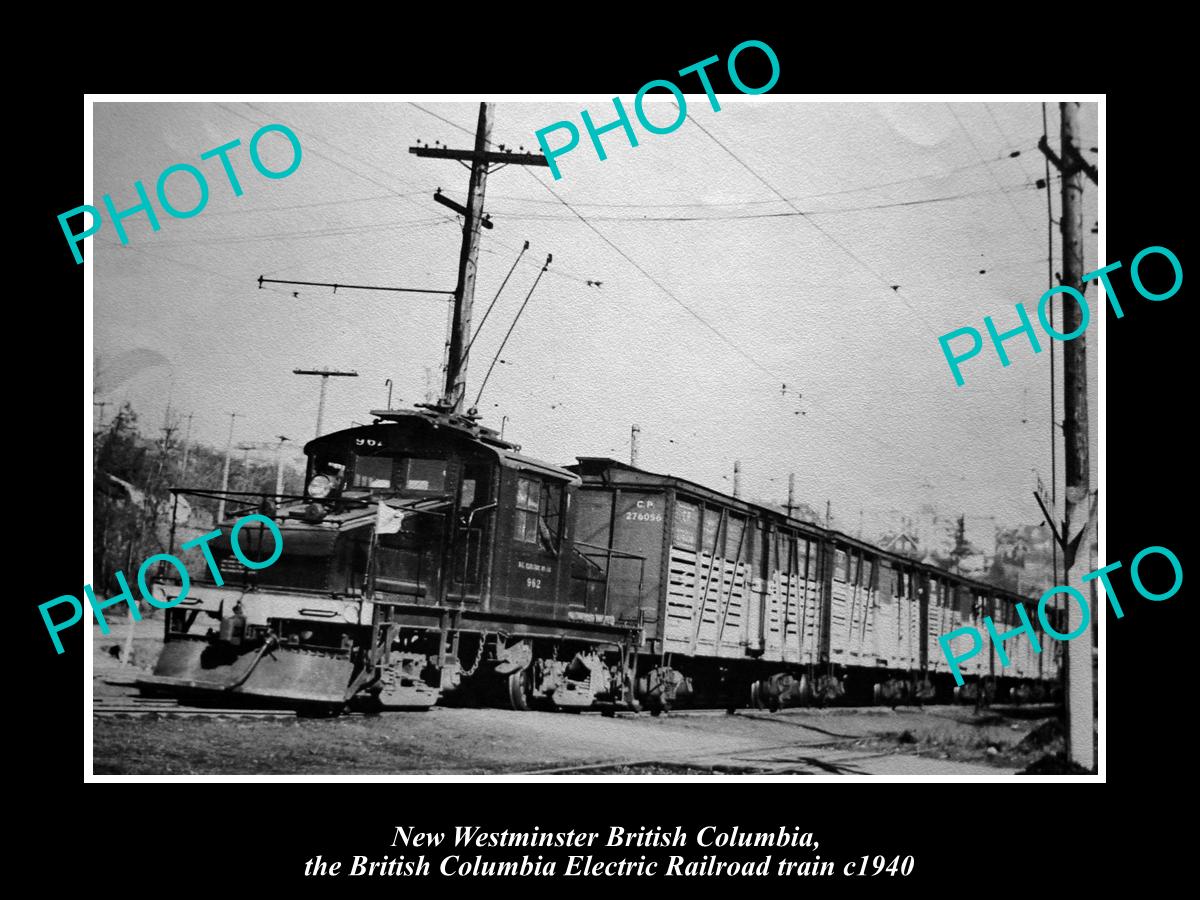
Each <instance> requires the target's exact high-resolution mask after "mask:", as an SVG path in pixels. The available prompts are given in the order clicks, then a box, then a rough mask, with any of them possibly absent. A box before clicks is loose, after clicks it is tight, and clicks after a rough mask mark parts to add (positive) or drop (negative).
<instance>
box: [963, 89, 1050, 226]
mask: <svg viewBox="0 0 1200 900" xmlns="http://www.w3.org/2000/svg"><path fill="white" fill-rule="evenodd" d="M945 107H946V109H947V110H949V111H950V115H951V116H953V117H954V121H955V122H957V123H958V127H959V129H960V130H961V131H962V133H963V134H964V135H966V138H967V142H968V143H969V144H970V145H971V149H972V150H974V151H975V155H976V156H978V157H979V158H980V159H981V160H982V159H983V151H982V150H980V149H979V145H978V144H976V143H975V138H973V137H971V132H969V131H968V130H967V126H966V125H964V124H963V120H962V119H961V118H959V116H958V113H956V112H955V111H954V107H953V106H951V105H950V104H949V103H946V104H945ZM984 168H985V169H986V170H987V173H988V175H990V176H991V179H992V181H994V182H996V185H997V187H999V186H1000V179H999V178H997V177H996V173H995V172H993V171H992V167H991V166H985V167H984ZM1049 189H1050V186H1049V184H1047V185H1046V190H1049ZM1005 199H1006V200H1008V205H1009V206H1010V207H1012V211H1013V212H1014V213H1016V215H1017V218H1018V219H1020V220H1021V224H1022V225H1024V226H1025V229H1024V230H1022V232H1021V233H1022V234H1024V235H1027V236H1030V237H1032V233H1033V226H1032V225H1030V224H1029V220H1028V219H1026V218H1025V214H1024V213H1023V212H1021V210H1020V209H1019V208H1018V206H1017V204H1016V203H1014V202H1013V199H1012V197H1008V196H1006V197H1005ZM1038 246H1039V247H1040V246H1041V244H1040V242H1039V244H1038Z"/></svg>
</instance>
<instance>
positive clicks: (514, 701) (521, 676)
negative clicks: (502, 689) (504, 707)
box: [508, 668, 529, 712]
mask: <svg viewBox="0 0 1200 900" xmlns="http://www.w3.org/2000/svg"><path fill="white" fill-rule="evenodd" d="M508 705H509V706H510V707H511V708H512V709H515V710H518V711H519V712H528V710H529V669H528V668H524V669H518V670H517V671H515V672H513V673H512V674H511V675H509V676H508Z"/></svg>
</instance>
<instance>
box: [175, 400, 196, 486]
mask: <svg viewBox="0 0 1200 900" xmlns="http://www.w3.org/2000/svg"><path fill="white" fill-rule="evenodd" d="M194 415H195V413H188V416H187V430H186V431H185V432H184V433H183V466H182V468H181V470H180V472H179V483H180V484H187V467H188V454H189V453H191V452H192V416H194Z"/></svg>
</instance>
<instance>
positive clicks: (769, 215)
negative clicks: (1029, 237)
mask: <svg viewBox="0 0 1200 900" xmlns="http://www.w3.org/2000/svg"><path fill="white" fill-rule="evenodd" d="M1036 187H1037V185H1036V184H1035V183H1034V182H1031V181H1027V182H1022V183H1021V184H1013V185H1008V186H1006V187H1001V188H1000V189H998V190H996V189H991V188H989V189H987V190H978V191H964V192H962V193H958V194H949V195H946V196H942V197H923V198H920V199H917V200H897V201H894V202H891V203H872V204H869V205H865V206H844V207H840V208H835V209H810V210H799V209H797V210H792V211H790V212H762V213H737V214H732V215H711V216H634V215H630V216H605V215H600V216H591V217H590V218H591V221H593V222H732V221H737V220H739V219H784V218H794V217H796V216H830V215H839V214H841V213H853V212H867V211H871V210H880V209H896V208H900V207H911V206H923V205H926V204H929V203H947V202H950V201H953V200H965V199H970V198H974V197H985V196H989V195H992V194H997V193H1007V192H1010V191H1014V192H1015V191H1024V190H1029V189H1030V188H1036ZM496 215H498V216H503V217H504V218H506V219H510V220H519V221H524V220H539V219H541V220H558V221H564V220H565V221H569V220H570V217H569V216H555V215H551V214H550V213H506V212H499V213H497V214H496Z"/></svg>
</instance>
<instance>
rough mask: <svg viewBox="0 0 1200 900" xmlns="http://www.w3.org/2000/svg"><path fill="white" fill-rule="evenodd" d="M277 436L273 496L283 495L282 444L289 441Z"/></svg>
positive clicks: (389, 406)
mask: <svg viewBox="0 0 1200 900" xmlns="http://www.w3.org/2000/svg"><path fill="white" fill-rule="evenodd" d="M391 408H392V407H391V404H390V403H389V404H388V409H391ZM275 437H277V438H279V449H278V450H276V451H275V496H276V497H282V496H283V445H284V442H285V441H290V440H291V438H288V437H284V436H283V435H282V434H277V435H275Z"/></svg>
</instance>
